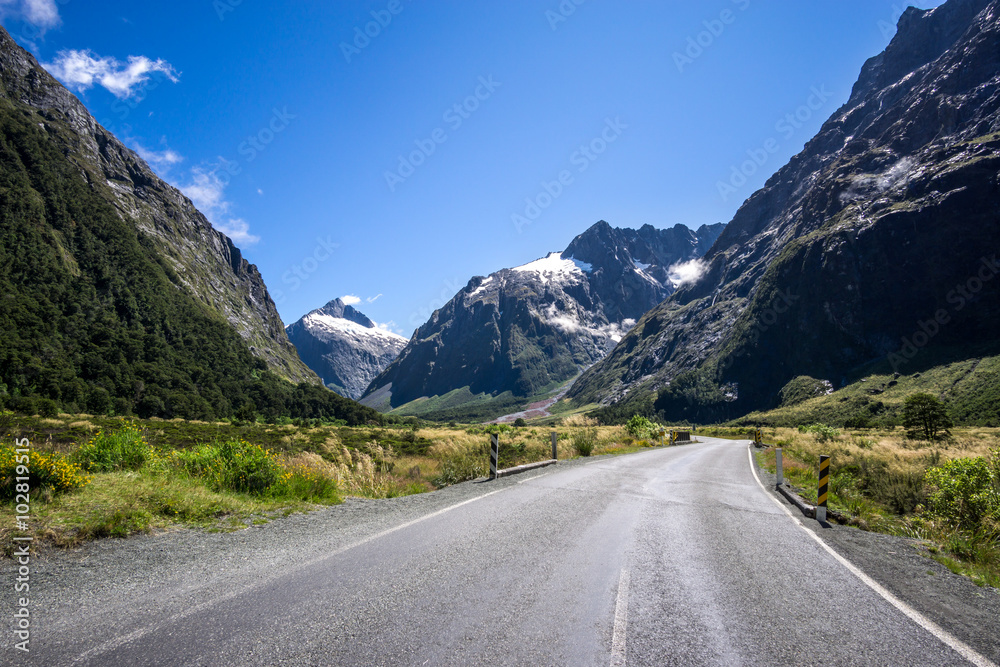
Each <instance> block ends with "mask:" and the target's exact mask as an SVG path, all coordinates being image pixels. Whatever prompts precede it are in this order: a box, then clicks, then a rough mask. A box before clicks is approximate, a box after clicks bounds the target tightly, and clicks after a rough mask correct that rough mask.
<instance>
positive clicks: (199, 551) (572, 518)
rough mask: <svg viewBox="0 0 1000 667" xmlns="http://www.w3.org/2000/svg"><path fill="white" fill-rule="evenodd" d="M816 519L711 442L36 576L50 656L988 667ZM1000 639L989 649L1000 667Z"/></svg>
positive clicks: (332, 513)
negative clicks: (894, 599) (936, 630)
mask: <svg viewBox="0 0 1000 667" xmlns="http://www.w3.org/2000/svg"><path fill="white" fill-rule="evenodd" d="M804 526H805V527H806V528H808V529H809V530H812V529H813V528H812V527H815V526H816V522H814V521H809V520H804V519H800V518H795V517H793V516H791V515H790V514H789V513H788V512H786V510H785V509H783V507H782V506H781V505H780V504H779V503H777V502H776V501H775V500H774V499H773V497H772V495H771V494H770V493H769V492H767V491H765V490H764V488H763V487H762V486H760V485H759V484H758V482H757V481H756V479H755V478H754V474H753V472H752V471H751V465H750V462H749V459H748V454H747V443H746V442H743V443H736V442H731V441H723V440H711V439H706V442H704V443H701V444H696V445H690V446H682V447H674V448H667V449H657V450H649V451H645V452H641V453H639V454H634V455H629V456H621V457H616V458H601V459H594V460H591V461H587V462H584V461H578V462H569V463H562V464H560V465H558V466H555V467H550V468H545V469H543V470H540V471H537V472H532V473H527V474H525V475H523V476H519V477H512V478H508V479H503V480H498V481H495V482H483V483H467V484H462V485H458V486H456V487H451V488H449V489H445V490H443V491H440V492H437V493H434V494H425V495H424V496H416V497H411V498H404V499H398V500H393V501H364V502H349V503H347V504H345V505H343V506H339V507H336V508H331V509H329V510H324V511H322V512H317V513H314V514H311V515H308V516H305V517H298V518H296V517H291V518H288V519H284V520H281V521H276V522H273V523H272V524H269V525H268V526H263V527H260V528H254V529H250V530H247V531H241V532H240V533H236V534H229V535H206V534H203V533H196V532H195V531H185V532H184V533H182V534H173V535H170V534H168V535H163V536H157V537H147V538H140V539H139V540H128V541H124V542H123V541H104V542H102V543H100V544H96V545H91V546H89V547H87V548H85V549H83V550H81V551H80V552H76V553H74V554H73V555H70V556H58V557H54V558H53V559H52V560H51V562H42V563H40V564H39V565H38V566H37V568H36V569H37V574H36V579H35V580H33V590H34V589H35V587H36V586H37V590H38V591H39V592H38V595H39V596H40V597H39V598H37V599H38V600H39V602H38V604H39V609H37V613H36V621H37V624H36V626H35V627H34V634H33V636H32V643H31V648H32V651H31V654H30V659H29V661H30V664H45V665H62V664H84V665H102V666H105V665H129V666H139V665H241V666H242V665H383V664H384V665H425V664H426V665H573V666H576V665H605V666H606V665H616V664H628V665H703V664H722V665H811V664H823V665H834V664H842V665H961V664H969V662H968V660H967V659H966V658H965V657H963V656H962V655H961V654H960V653H959V652H957V651H956V650H955V648H954V647H952V646H949V645H947V644H946V643H945V642H943V641H942V640H941V639H939V638H938V637H937V636H935V635H934V634H932V632H931V631H928V630H927V629H925V628H924V627H922V626H921V625H920V624H919V623H918V622H917V621H915V620H913V618H911V617H909V616H907V615H906V614H904V613H903V612H902V611H900V610H899V609H898V608H897V607H896V606H893V605H892V604H890V602H888V601H887V600H886V599H885V598H884V597H882V596H881V595H879V594H878V593H877V592H876V591H874V590H873V589H872V588H871V587H870V586H869V585H866V584H865V583H864V582H863V581H862V579H860V578H859V577H858V576H857V575H856V574H855V573H854V572H852V571H851V570H849V569H848V567H847V566H845V564H844V563H842V562H841V561H839V560H838V559H837V558H836V557H835V556H834V555H832V553H831V552H830V551H829V550H828V549H826V548H824V547H823V546H822V545H821V544H820V542H819V541H818V540H817V539H814V538H813V537H811V536H810V533H809V532H807V530H806V529H804ZM820 532H822V531H821V530H820ZM855 532H856V531H855ZM927 562H928V563H931V564H932V565H936V564H933V563H932V562H931V561H927ZM5 576H6V575H5ZM972 588H974V587H972ZM991 603H992V602H991ZM970 604H971V605H972V606H973V607H974V606H975V604H976V603H975V601H971V602H970ZM917 618H921V617H920V616H917ZM993 632H994V630H991V629H989V628H986V630H985V634H984V635H983V636H985V637H986V638H987V639H985V640H983V641H984V642H986V645H979V646H974V647H973V649H974V650H976V651H979V652H981V653H985V654H986V655H988V656H989V657H990V658H991V659H994V660H996V654H995V653H991V651H996V650H997V648H996V646H990V645H989V643H991V642H993V641H995V640H994V639H991V638H995V637H997V635H996V634H993ZM8 643H12V642H8ZM4 649H5V650H4V652H3V656H4V658H5V659H10V661H11V662H12V663H15V662H16V663H24V662H25V661H24V659H23V656H17V655H15V654H14V653H13V652H12V651H11V650H9V649H8V647H7V646H5V647H4ZM972 657H973V658H975V655H972ZM986 664H989V663H986Z"/></svg>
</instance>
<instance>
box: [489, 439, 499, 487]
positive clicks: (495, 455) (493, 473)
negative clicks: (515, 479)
mask: <svg viewBox="0 0 1000 667" xmlns="http://www.w3.org/2000/svg"><path fill="white" fill-rule="evenodd" d="M499 459H500V436H499V435H497V434H496V433H493V434H491V435H490V479H496V478H497V462H498V460H499Z"/></svg>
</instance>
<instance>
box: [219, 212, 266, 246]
mask: <svg viewBox="0 0 1000 667" xmlns="http://www.w3.org/2000/svg"><path fill="white" fill-rule="evenodd" d="M212 226H213V227H215V228H216V229H218V230H219V231H220V232H222V233H223V234H225V235H226V236H228V237H229V238H231V239H232V240H233V241H235V242H236V243H237V245H243V246H248V245H253V244H255V243H257V242H258V241H260V237H259V236H255V235H253V234H251V233H250V224H249V223H248V222H247V221H246V220H243V219H242V218H229V219H227V220H222V221H218V222H216V221H212Z"/></svg>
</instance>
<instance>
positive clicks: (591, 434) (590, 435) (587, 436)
mask: <svg viewBox="0 0 1000 667" xmlns="http://www.w3.org/2000/svg"><path fill="white" fill-rule="evenodd" d="M596 445H597V429H594V428H585V429H582V430H579V431H577V432H576V433H574V434H573V449H574V450H575V451H576V453H577V454H579V455H580V456H590V455H591V454H593V453H594V447H595V446H596Z"/></svg>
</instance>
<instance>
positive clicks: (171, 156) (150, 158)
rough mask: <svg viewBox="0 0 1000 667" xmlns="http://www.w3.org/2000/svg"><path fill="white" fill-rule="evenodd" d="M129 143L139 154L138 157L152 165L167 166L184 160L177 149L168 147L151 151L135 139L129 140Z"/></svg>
mask: <svg viewBox="0 0 1000 667" xmlns="http://www.w3.org/2000/svg"><path fill="white" fill-rule="evenodd" d="M129 143H130V144H131V145H132V148H133V149H135V152H136V153H138V154H139V157H141V158H142V159H143V160H145V161H146V162H148V163H149V164H151V165H153V166H154V167H161V168H163V167H169V166H171V165H174V164H177V163H178V162H183V161H184V156H182V155H181V154H180V153H178V152H177V151H174V150H171V149H170V148H165V149H164V150H162V151H152V150H149V149H147V148H145V147H144V146H143V145H142V144H140V143H139V142H137V141H131V142H129Z"/></svg>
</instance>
